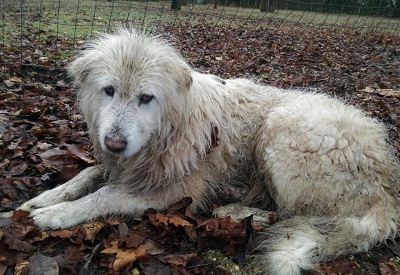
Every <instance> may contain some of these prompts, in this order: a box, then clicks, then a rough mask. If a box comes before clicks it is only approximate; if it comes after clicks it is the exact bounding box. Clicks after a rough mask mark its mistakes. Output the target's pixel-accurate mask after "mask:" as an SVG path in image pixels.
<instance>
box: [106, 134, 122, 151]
mask: <svg viewBox="0 0 400 275" xmlns="http://www.w3.org/2000/svg"><path fill="white" fill-rule="evenodd" d="M104 144H105V145H106V146H107V148H108V149H109V150H110V151H111V152H114V153H119V152H122V151H124V150H125V148H126V145H127V142H126V140H125V139H124V138H122V137H120V136H118V135H107V136H106V137H105V138H104Z"/></svg>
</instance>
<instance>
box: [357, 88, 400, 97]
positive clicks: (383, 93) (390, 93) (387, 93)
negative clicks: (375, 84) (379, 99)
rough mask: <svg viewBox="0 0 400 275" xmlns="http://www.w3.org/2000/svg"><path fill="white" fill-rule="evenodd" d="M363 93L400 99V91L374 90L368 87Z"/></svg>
mask: <svg viewBox="0 0 400 275" xmlns="http://www.w3.org/2000/svg"><path fill="white" fill-rule="evenodd" d="M362 91H363V92H366V93H374V94H375V93H376V94H380V95H381V96H392V97H400V90H393V89H374V88H371V87H367V88H365V89H364V90H362Z"/></svg>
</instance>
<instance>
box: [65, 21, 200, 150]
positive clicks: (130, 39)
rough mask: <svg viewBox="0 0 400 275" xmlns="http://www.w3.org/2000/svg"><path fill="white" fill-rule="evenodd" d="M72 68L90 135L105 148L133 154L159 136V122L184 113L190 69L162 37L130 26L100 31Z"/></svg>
mask: <svg viewBox="0 0 400 275" xmlns="http://www.w3.org/2000/svg"><path fill="white" fill-rule="evenodd" d="M68 71H69V73H70V75H72V76H73V78H74V79H75V82H76V83H77V84H78V85H79V86H80V92H79V101H80V107H81V109H82V112H83V114H84V116H85V118H86V121H87V123H88V127H89V132H90V134H91V137H92V139H94V142H95V143H98V145H100V146H101V148H102V150H104V151H106V152H112V153H115V154H119V155H121V156H124V157H129V156H131V155H134V154H136V153H137V152H139V151H140V150H141V149H142V148H143V147H144V146H146V144H148V143H149V142H150V141H151V139H154V138H157V135H158V133H159V132H160V131H161V129H160V127H161V125H162V127H171V129H172V128H174V127H175V126H177V125H175V126H174V125H171V124H170V123H165V121H163V120H165V119H168V118H169V117H171V116H173V117H174V118H173V119H170V121H173V123H175V124H179V123H182V122H183V121H182V119H184V118H183V117H184V116H185V115H186V114H185V112H186V111H185V108H186V107H185V106H186V103H185V98H186V96H185V94H186V93H187V92H188V90H189V89H190V86H191V83H192V78H191V70H190V67H189V66H188V65H187V64H186V63H185V62H184V61H183V59H182V58H181V57H180V56H179V54H177V53H176V52H175V51H174V50H173V49H172V47H170V46H169V45H168V44H167V43H166V42H165V41H163V40H162V39H159V38H154V37H149V36H147V35H145V34H143V33H138V32H136V31H133V30H126V29H121V30H119V31H118V32H116V33H115V34H102V35H100V36H98V37H97V38H96V39H94V40H93V41H91V42H90V43H89V45H88V47H87V49H85V50H83V51H82V52H81V53H80V55H79V56H78V57H77V58H76V59H75V60H74V61H73V62H72V63H71V64H70V66H69V68H68ZM178 109H179V110H178ZM166 130H167V129H163V131H166Z"/></svg>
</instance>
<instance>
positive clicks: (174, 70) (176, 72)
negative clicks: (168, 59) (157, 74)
mask: <svg viewBox="0 0 400 275" xmlns="http://www.w3.org/2000/svg"><path fill="white" fill-rule="evenodd" d="M174 65H175V66H174ZM174 65H173V64H172V63H171V64H169V65H168V66H167V73H169V74H170V75H171V76H172V79H174V81H175V83H176V84H177V87H178V90H179V91H180V92H188V91H189V90H190V87H191V86H192V83H193V78H192V71H191V70H190V68H189V67H188V66H187V65H186V64H184V65H185V66H182V64H174Z"/></svg>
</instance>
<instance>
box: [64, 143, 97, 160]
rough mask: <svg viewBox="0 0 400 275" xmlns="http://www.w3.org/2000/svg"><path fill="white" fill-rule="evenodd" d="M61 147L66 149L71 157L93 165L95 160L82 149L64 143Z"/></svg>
mask: <svg viewBox="0 0 400 275" xmlns="http://www.w3.org/2000/svg"><path fill="white" fill-rule="evenodd" d="M63 145H64V146H66V147H67V148H68V151H69V152H70V153H71V155H72V156H73V157H75V158H78V159H81V160H83V161H85V162H86V163H89V164H92V163H95V161H96V160H95V158H94V157H93V156H91V155H90V154H89V153H88V152H86V151H85V150H84V149H83V148H82V147H77V146H75V145H72V144H67V143H64V144H63Z"/></svg>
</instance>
